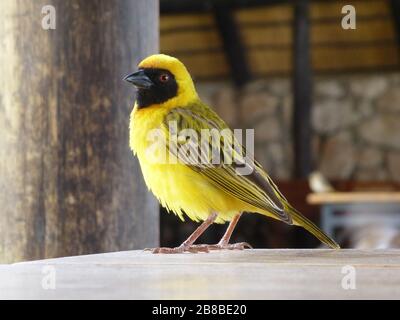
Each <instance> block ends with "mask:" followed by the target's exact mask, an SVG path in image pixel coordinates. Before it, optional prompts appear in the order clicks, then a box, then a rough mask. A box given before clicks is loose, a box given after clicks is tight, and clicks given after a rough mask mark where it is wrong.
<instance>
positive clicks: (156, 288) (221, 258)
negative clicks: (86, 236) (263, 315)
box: [0, 249, 400, 299]
mask: <svg viewBox="0 0 400 320" xmlns="http://www.w3.org/2000/svg"><path fill="white" fill-rule="evenodd" d="M344 266H350V267H345V268H343V267H344ZM353 267H354V269H353ZM354 271H355V285H356V288H355V289H347V290H346V289H344V288H343V287H342V283H343V281H344V282H345V287H346V284H347V286H348V285H351V280H350V278H349V277H351V274H350V273H354ZM343 277H347V278H345V280H343ZM346 279H347V281H346ZM349 281H350V282H349ZM52 287H55V288H54V289H52ZM0 298H1V299H309V298H310V299H311V298H313V299H400V250H379V251H360V250H338V251H335V250H315V249H313V250H291V249H286V250H264V249H263V250H245V251H224V252H212V253H209V254H204V253H201V254H189V253H188V254H180V255H153V254H151V253H148V252H143V251H126V252H114V253H104V254H96V255H87V256H77V257H66V258H59V259H49V260H41V261H33V262H23V263H17V264H12V265H0Z"/></svg>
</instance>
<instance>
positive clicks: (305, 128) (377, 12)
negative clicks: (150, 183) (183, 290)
mask: <svg viewBox="0 0 400 320" xmlns="http://www.w3.org/2000/svg"><path fill="white" fill-rule="evenodd" d="M348 5H351V6H350V7H349V6H348ZM48 6H52V7H53V8H54V9H51V10H49V8H48ZM52 15H54V17H53V16H52ZM0 16H1V19H2V21H3V23H2V24H0V47H1V50H0V71H1V74H2V77H1V79H0V130H1V132H0V133H1V134H0V159H1V161H0V190H1V192H0V206H1V208H2V209H1V211H0V262H14V261H21V260H33V259H41V258H48V257H58V256H67V255H78V254H89V253H98V252H107V251H117V250H131V249H139V248H144V247H154V246H157V245H159V244H161V245H163V246H176V245H178V244H180V243H181V242H182V241H183V240H184V239H185V238H186V237H187V236H188V235H189V234H190V233H191V232H192V231H193V230H194V228H195V227H196V224H195V223H192V222H190V221H186V222H185V223H181V222H180V221H179V219H178V218H177V217H175V216H174V215H173V214H166V213H165V212H164V210H163V209H162V208H159V206H158V204H157V202H156V201H155V199H154V197H153V196H152V195H150V194H149V193H148V191H147V188H146V187H145V186H144V182H143V179H142V176H141V172H140V168H139V166H138V163H137V160H136V159H134V158H133V157H132V154H131V151H130V150H129V146H128V125H129V114H130V112H131V109H132V104H133V101H134V96H135V91H134V90H133V89H132V87H131V86H129V85H127V84H126V83H124V82H123V81H122V78H123V76H125V75H126V74H128V73H130V72H132V71H134V70H135V68H136V65H137V63H138V62H139V61H140V60H141V59H143V58H144V57H146V56H148V55H150V54H153V53H157V52H162V53H166V54H170V55H173V56H175V57H177V58H179V59H180V60H182V62H183V63H185V65H186V66H187V67H188V69H189V71H190V72H191V74H192V76H193V78H194V80H195V82H196V85H197V89H198V91H199V94H200V96H201V98H202V99H203V100H204V101H205V102H207V103H209V104H210V105H211V106H212V107H214V109H215V110H216V111H217V112H218V113H219V114H220V116H221V117H222V118H223V119H225V120H226V122H228V123H229V125H230V126H231V127H233V128H243V129H247V128H250V129H251V128H254V129H255V153H256V158H257V159H258V160H259V161H260V162H261V163H262V165H263V166H264V168H265V169H266V170H267V172H269V173H270V175H271V176H272V178H273V179H274V180H275V181H276V182H277V184H278V186H279V187H280V189H281V191H282V192H283V193H284V194H285V195H286V196H287V198H288V200H289V201H290V202H291V203H292V204H293V206H294V207H296V208H297V209H298V210H300V211H301V212H302V213H303V214H304V215H305V216H307V217H308V218H310V219H311V220H313V221H314V222H315V223H317V224H318V225H319V226H320V227H321V228H322V229H324V230H325V231H326V232H327V233H328V234H330V235H331V236H332V237H334V238H335V239H336V240H337V241H338V242H339V243H340V244H342V245H343V246H344V247H351V248H365V249H374V248H397V247H399V246H400V233H399V230H400V90H399V89H400V72H399V71H400V68H399V67H400V59H399V58H400V51H399V50H400V47H399V46H400V4H399V1H397V0H353V1H351V3H349V1H336V0H324V1H317V0H296V1H294V0H286V1H285V0H247V1H244V0H230V1H229V0H168V1H167V0H160V1H157V0H91V1H85V0H68V1H63V0H37V1H36V0H35V1H34V0H30V1H14V0H4V1H2V2H1V4H0ZM52 17H53V18H55V17H56V22H55V23H54V28H53V24H51V23H49V21H50V20H51V19H52ZM49 19H50V20H49ZM50 22H51V21H50ZM46 26H47V28H46ZM225 228H226V225H223V226H221V225H216V226H212V227H211V228H210V229H209V230H208V231H207V232H206V233H205V235H204V236H203V237H202V238H201V239H200V241H205V242H209V243H213V242H216V241H218V240H219V238H220V237H221V236H222V234H223V232H224V230H225ZM232 241H247V242H249V243H251V244H252V245H253V246H254V247H256V248H265V247H267V248H316V247H319V246H320V244H319V242H318V241H317V240H316V239H315V238H313V237H312V236H311V235H309V234H308V233H307V232H306V231H304V230H303V229H301V228H297V227H293V226H288V225H285V224H283V223H281V222H276V221H273V220H272V219H267V218H265V217H263V216H258V215H247V214H245V215H243V218H242V219H241V220H240V222H239V224H238V227H237V229H236V230H235V232H234V235H233V239H232Z"/></svg>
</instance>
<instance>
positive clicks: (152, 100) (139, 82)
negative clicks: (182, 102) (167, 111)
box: [124, 68, 178, 108]
mask: <svg viewBox="0 0 400 320" xmlns="http://www.w3.org/2000/svg"><path fill="white" fill-rule="evenodd" d="M124 80H125V81H128V82H130V83H132V84H133V85H134V86H136V87H137V88H138V94H137V104H138V107H139V108H145V107H149V106H151V105H153V104H159V103H163V102H166V101H168V100H169V99H171V98H173V97H176V95H177V93H178V84H177V83H176V80H175V77H174V75H173V74H172V73H171V72H169V71H168V70H164V69H151V68H146V69H139V71H137V72H135V73H132V74H130V75H128V76H126V77H125V78H124Z"/></svg>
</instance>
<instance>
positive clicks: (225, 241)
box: [208, 213, 252, 250]
mask: <svg viewBox="0 0 400 320" xmlns="http://www.w3.org/2000/svg"><path fill="white" fill-rule="evenodd" d="M241 215H242V213H239V214H237V215H236V216H234V217H233V219H232V221H231V222H230V223H229V226H228V228H227V229H226V231H225V234H224V235H223V237H222V238H221V240H220V241H219V242H218V243H217V244H214V245H210V246H208V249H209V250H223V249H228V250H235V249H237V250H243V249H244V248H250V249H251V248H252V247H251V245H249V244H248V243H247V242H238V243H232V244H229V240H230V239H231V236H232V233H233V230H234V229H235V227H236V225H237V223H238V221H239V219H240V217H241Z"/></svg>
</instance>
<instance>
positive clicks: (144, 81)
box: [124, 70, 153, 89]
mask: <svg viewBox="0 0 400 320" xmlns="http://www.w3.org/2000/svg"><path fill="white" fill-rule="evenodd" d="M124 80H125V81H128V82H130V83H132V84H133V85H134V86H135V87H137V88H140V89H149V88H150V87H151V86H152V85H153V82H152V81H151V80H150V78H149V77H148V76H147V75H146V74H145V72H144V70H139V71H137V72H134V73H132V74H129V75H127V76H126V77H125V78H124Z"/></svg>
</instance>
